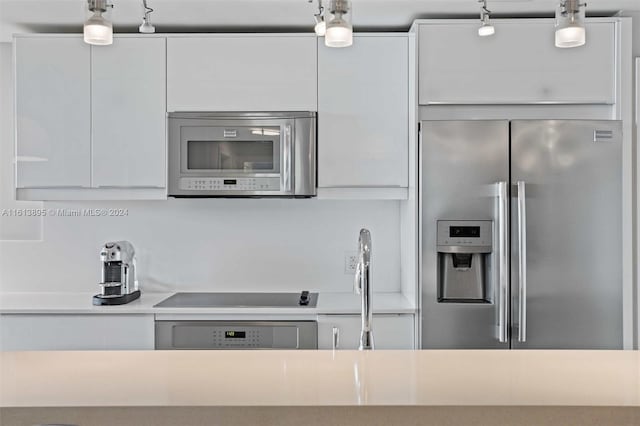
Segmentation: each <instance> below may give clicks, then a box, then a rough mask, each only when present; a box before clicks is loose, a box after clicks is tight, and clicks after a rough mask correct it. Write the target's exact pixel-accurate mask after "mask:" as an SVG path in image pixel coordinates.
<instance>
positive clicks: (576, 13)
mask: <svg viewBox="0 0 640 426" xmlns="http://www.w3.org/2000/svg"><path fill="white" fill-rule="evenodd" d="M586 7H587V4H586V3H580V1H579V0H560V4H558V7H557V8H556V47H561V48H567V47H578V46H582V45H584V44H585V43H586V41H587V35H586V30H585V27H584V17H585V8H586Z"/></svg>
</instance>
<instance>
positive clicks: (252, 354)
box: [0, 350, 640, 408]
mask: <svg viewBox="0 0 640 426" xmlns="http://www.w3.org/2000/svg"><path fill="white" fill-rule="evenodd" d="M0 377H1V378H2V380H0V407H160V406H167V407H185V406H189V407H196V406H198V407H207V406H210V407H212V406H539V407H541V406H554V407H556V406H566V407H580V406H585V407H586V406H595V407H636V408H637V407H639V406H640V352H637V351H515V350H514V351H367V352H359V351H336V352H333V351H146V352H138V351H136V352H128V351H120V352H96V351H93V352H0Z"/></svg>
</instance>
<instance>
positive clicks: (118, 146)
mask: <svg viewBox="0 0 640 426" xmlns="http://www.w3.org/2000/svg"><path fill="white" fill-rule="evenodd" d="M91 65H92V68H91V69H92V73H91V87H92V105H93V108H92V116H93V117H92V124H93V185H94V186H95V187H164V186H165V185H166V183H165V182H166V177H165V176H166V158H165V157H166V143H165V140H166V132H165V123H166V104H165V100H166V91H165V88H166V73H165V39H163V38H148V39H141V38H123V39H117V40H116V41H115V42H114V44H113V45H111V46H100V47H95V48H93V51H92V55H91Z"/></svg>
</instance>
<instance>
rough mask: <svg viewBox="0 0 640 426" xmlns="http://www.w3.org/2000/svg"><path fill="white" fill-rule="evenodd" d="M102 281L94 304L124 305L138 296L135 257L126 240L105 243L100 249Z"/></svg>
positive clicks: (94, 297)
mask: <svg viewBox="0 0 640 426" xmlns="http://www.w3.org/2000/svg"><path fill="white" fill-rule="evenodd" d="M100 261H101V262H102V282H100V294H96V295H95V296H93V304H94V305H98V306H99V305H124V304H125V303H129V302H131V301H133V300H136V299H137V298H139V297H140V290H138V280H137V279H136V257H135V250H134V249H133V245H132V244H131V243H130V242H128V241H116V242H110V243H106V244H105V245H104V247H102V250H101V251H100Z"/></svg>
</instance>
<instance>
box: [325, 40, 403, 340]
mask: <svg viewBox="0 0 640 426" xmlns="http://www.w3.org/2000/svg"><path fill="white" fill-rule="evenodd" d="M354 44H355V43H354ZM334 327H336V328H337V329H338V333H339V339H338V340H339V342H338V348H337V349H358V345H359V343H360V329H361V323H360V316H359V315H318V349H332V348H333V328H334ZM372 327H373V340H374V347H375V349H414V331H413V330H414V318H413V315H410V314H404V315H392V314H380V315H374V316H373V322H372Z"/></svg>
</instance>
